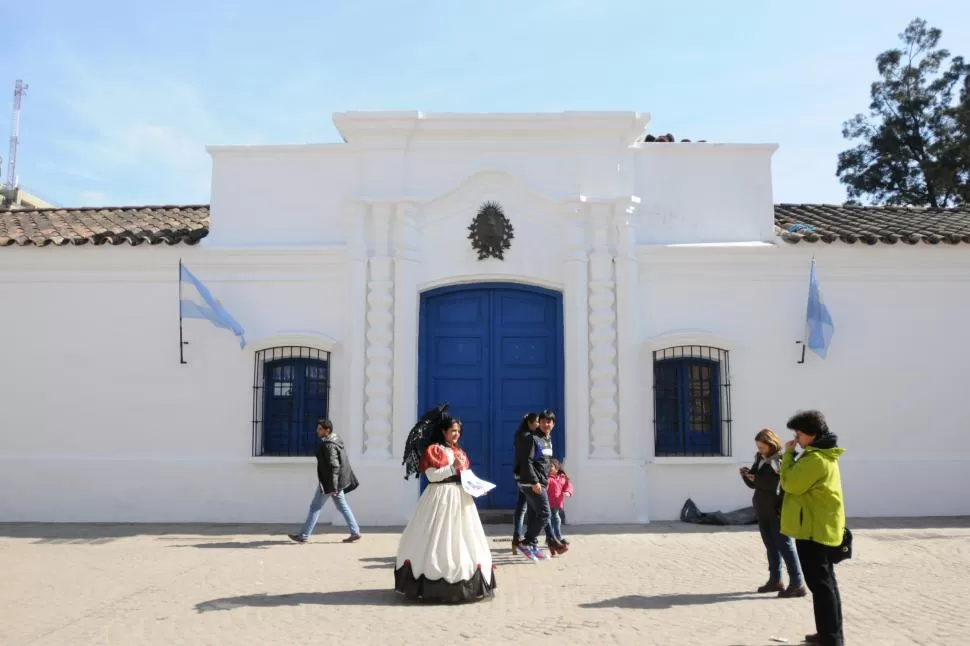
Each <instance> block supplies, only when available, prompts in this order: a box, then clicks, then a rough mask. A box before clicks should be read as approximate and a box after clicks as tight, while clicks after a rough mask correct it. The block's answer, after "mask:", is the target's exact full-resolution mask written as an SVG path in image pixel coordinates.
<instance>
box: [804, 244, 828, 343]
mask: <svg viewBox="0 0 970 646" xmlns="http://www.w3.org/2000/svg"><path fill="white" fill-rule="evenodd" d="M834 332H835V324H834V323H833V322H832V316H831V315H830V314H829V309H828V308H827V307H825V303H824V302H823V301H822V293H821V292H820V291H819V288H818V276H816V275H815V259H814V258H812V273H811V275H810V277H809V279H808V307H807V308H806V313H805V345H807V346H808V349H809V350H811V351H812V352H814V353H815V354H817V355H818V356H820V357H822V358H823V359H824V358H825V355H827V354H828V351H829V343H831V342H832V334H833V333H834Z"/></svg>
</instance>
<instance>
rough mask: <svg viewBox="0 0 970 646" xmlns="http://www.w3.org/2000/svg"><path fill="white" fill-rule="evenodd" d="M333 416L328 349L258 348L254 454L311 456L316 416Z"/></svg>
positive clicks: (314, 446) (255, 368) (254, 399)
mask: <svg viewBox="0 0 970 646" xmlns="http://www.w3.org/2000/svg"><path fill="white" fill-rule="evenodd" d="M329 416H330V353H329V352H325V351H323V350H318V349H316V348H309V347H305V346H280V347H276V348H267V349H266V350H260V351H259V352H257V353H256V360H255V366H254V368H253V456H256V457H260V456H265V457H269V456H309V455H313V454H314V453H315V449H316V445H317V431H316V429H317V420H319V419H322V418H328V417H329Z"/></svg>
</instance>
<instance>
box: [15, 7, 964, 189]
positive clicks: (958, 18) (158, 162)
mask: <svg viewBox="0 0 970 646" xmlns="http://www.w3.org/2000/svg"><path fill="white" fill-rule="evenodd" d="M0 5H2V13H0V23H2V24H3V29H2V31H0V38H2V40H0V133H2V134H0V153H2V155H3V157H4V168H3V170H4V174H5V173H6V157H7V154H6V149H7V142H6V134H5V133H6V130H7V128H6V125H7V124H8V123H9V114H10V106H11V96H12V90H13V82H14V80H15V79H17V78H23V79H24V80H25V81H26V82H27V83H28V84H29V85H30V89H29V91H28V94H27V96H26V98H25V100H24V110H23V117H22V126H21V142H22V143H21V147H20V155H19V160H18V175H19V176H20V179H21V184H22V185H23V186H24V188H26V189H28V190H30V191H31V192H34V193H36V194H38V195H39V196H41V197H44V198H47V199H50V200H52V201H54V202H56V203H58V204H61V205H65V206H77V205H123V204H172V203H176V204H177V203H199V202H206V201H207V200H208V182H209V159H208V156H207V154H206V153H205V149H204V147H205V145H207V144H255V143H303V142H327V141H338V140H339V137H338V135H337V133H336V130H335V129H334V127H333V125H332V123H331V121H330V114H331V113H332V112H334V111H339V110H351V109H419V110H425V111H439V112H443V111H452V112H454V111H472V112H499V111H505V112H540V111H559V110H584V109H596V110H638V111H641V112H649V113H651V115H652V118H653V120H652V123H651V125H650V127H649V131H650V132H654V133H657V134H662V133H666V132H672V133H673V134H674V135H676V136H677V137H678V138H681V137H689V138H691V139H708V140H713V141H724V142H777V143H779V144H780V145H781V148H780V150H779V151H778V153H776V155H775V158H774V178H775V201H776V202H782V201H784V202H836V203H838V202H841V201H843V200H844V196H845V193H844V190H843V189H842V187H841V186H840V185H839V183H838V181H837V179H836V178H835V163H836V155H837V154H838V152H839V151H840V150H842V149H843V148H844V147H845V146H846V144H845V142H843V140H842V138H841V134H840V132H841V124H842V122H843V121H844V120H845V119H847V118H849V117H851V116H852V115H853V114H855V113H856V112H859V111H865V110H866V108H867V106H868V91H869V84H870V83H871V82H872V81H873V80H874V79H875V77H876V72H875V65H874V58H875V56H876V55H877V54H878V53H879V52H881V51H883V50H885V49H888V48H890V47H894V46H895V45H896V44H897V42H898V41H897V38H896V37H897V34H898V33H899V32H901V31H902V30H903V28H904V27H905V26H906V24H907V23H908V22H909V20H910V19H912V18H913V17H915V16H916V15H919V16H921V17H923V18H925V19H927V20H928V21H929V23H930V24H931V25H934V26H938V27H940V28H942V29H943V32H944V33H943V44H944V46H946V47H948V48H949V49H950V50H951V51H952V52H954V53H957V54H963V55H965V56H968V57H970V2H967V0H947V1H943V0H922V1H921V2H918V3H917V2H912V1H911V0H910V1H904V0H843V1H841V2H838V1H835V0H813V1H812V2H798V3H794V2H784V1H782V0H734V1H733V2H724V1H723V0H676V1H668V0H664V1H657V0H594V1H587V0H512V1H509V0H488V1H484V2H467V1H462V0H450V1H445V0H424V1H422V2H412V1H406V0H400V1H397V2H392V1H391V0H384V1H375V0H351V1H345V2H335V1H333V0H330V1H328V0H316V1H312V0H275V1H273V2H266V1H265V0H263V1H260V2H256V1H255V0H223V1H221V2H216V1H214V0H162V1H160V2H147V1H144V0H142V1H139V0H86V1H83V2H78V1H77V0H33V1H23V0H21V1H15V0H3V1H2V2H0ZM914 7H919V8H918V9H916V8H914ZM4 176H5V175H4Z"/></svg>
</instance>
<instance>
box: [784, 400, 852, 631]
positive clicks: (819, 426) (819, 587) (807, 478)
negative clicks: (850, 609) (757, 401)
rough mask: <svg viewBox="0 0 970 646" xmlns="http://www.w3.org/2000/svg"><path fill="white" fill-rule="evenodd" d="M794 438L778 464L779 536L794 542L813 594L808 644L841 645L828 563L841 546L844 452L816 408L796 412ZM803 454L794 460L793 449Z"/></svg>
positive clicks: (836, 598) (839, 613) (836, 592)
mask: <svg viewBox="0 0 970 646" xmlns="http://www.w3.org/2000/svg"><path fill="white" fill-rule="evenodd" d="M787 426H788V428H789V429H791V430H793V431H795V439H794V440H792V441H790V442H788V443H787V444H786V445H785V455H784V457H782V460H781V473H780V476H781V488H782V489H783V490H784V492H785V497H784V502H783V503H782V507H781V533H782V534H785V535H786V536H791V537H792V538H794V539H795V547H796V549H797V550H798V559H799V561H801V565H802V573H803V575H804V577H805V583H806V584H807V585H808V589H809V590H811V591H812V604H813V605H814V608H815V628H816V631H817V632H816V633H815V634H812V635H806V636H805V641H806V642H807V643H809V644H822V646H843V644H844V637H843V635H842V599H841V597H840V596H839V586H838V583H837V582H836V580H835V566H834V564H833V562H832V560H831V554H832V551H833V549H834V548H838V547H839V545H841V544H842V536H843V532H844V531H845V507H844V506H843V504H842V476H841V474H840V472H839V458H840V457H841V456H842V454H843V453H844V452H845V449H843V448H841V447H839V446H838V438H837V437H836V436H835V434H834V433H832V432H831V431H830V430H829V427H828V424H827V423H826V422H825V416H824V415H822V413H820V412H819V411H817V410H810V411H803V412H800V413H796V414H795V415H794V416H793V417H792V418H791V419H790V420H788V424H787ZM796 444H797V445H798V446H800V447H802V449H803V450H804V451H803V453H802V454H801V455H800V456H799V457H798V458H796V457H795V445H796Z"/></svg>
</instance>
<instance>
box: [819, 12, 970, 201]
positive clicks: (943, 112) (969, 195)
mask: <svg viewBox="0 0 970 646" xmlns="http://www.w3.org/2000/svg"><path fill="white" fill-rule="evenodd" d="M941 35H942V32H941V31H940V30H939V29H936V28H930V27H928V26H927V24H926V21H925V20H923V19H921V18H916V19H915V20H913V21H912V22H910V23H909V25H908V26H907V27H906V30H905V31H904V32H903V33H901V34H900V35H899V38H900V40H901V41H902V44H903V46H902V47H900V48H897V49H890V50H888V51H885V52H883V53H882V54H880V55H879V56H877V57H876V67H877V69H878V70H879V76H880V79H879V80H878V81H876V82H874V83H873V84H872V87H871V90H870V94H871V97H872V102H871V103H870V104H869V114H868V115H863V114H857V115H856V116H855V117H853V118H852V119H850V120H849V121H846V122H845V123H844V124H843V126H842V136H843V137H844V138H846V139H849V140H854V141H857V142H858V143H857V144H856V146H855V147H853V148H850V149H849V150H846V151H844V152H842V153H839V162H838V167H837V170H836V175H837V176H838V178H839V180H840V181H841V182H842V183H843V184H844V185H845V186H846V189H847V193H848V197H849V201H850V202H853V203H859V202H861V201H867V202H870V203H876V204H894V205H911V206H928V207H932V208H948V207H953V206H960V205H967V204H970V187H968V174H970V85H968V83H970V79H968V72H970V66H968V65H967V64H966V63H965V62H964V59H963V57H961V56H955V57H953V58H952V59H951V57H950V52H948V51H947V50H945V49H941V48H938V43H939V41H940V36H941ZM957 91H959V92H960V96H959V97H955V93H956V92H957Z"/></svg>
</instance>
